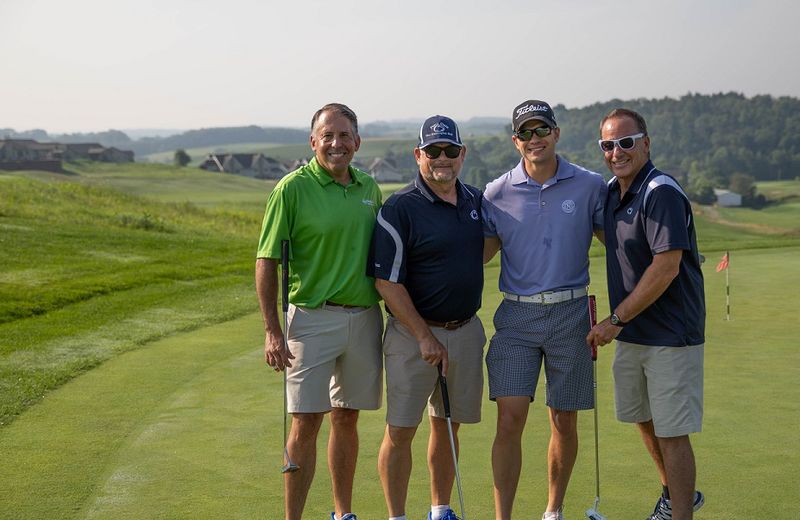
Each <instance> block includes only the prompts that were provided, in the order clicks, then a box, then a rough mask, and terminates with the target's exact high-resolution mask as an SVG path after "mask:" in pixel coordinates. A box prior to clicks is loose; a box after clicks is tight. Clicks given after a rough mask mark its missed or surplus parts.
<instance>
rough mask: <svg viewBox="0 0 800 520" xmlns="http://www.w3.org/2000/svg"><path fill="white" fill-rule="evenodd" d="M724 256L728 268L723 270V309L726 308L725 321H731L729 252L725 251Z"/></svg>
mask: <svg viewBox="0 0 800 520" xmlns="http://www.w3.org/2000/svg"><path fill="white" fill-rule="evenodd" d="M725 256H726V257H727V258H728V266H727V267H726V268H725V308H726V315H725V321H731V284H730V278H729V274H728V273H729V272H730V270H731V268H730V265H731V253H730V251H725Z"/></svg>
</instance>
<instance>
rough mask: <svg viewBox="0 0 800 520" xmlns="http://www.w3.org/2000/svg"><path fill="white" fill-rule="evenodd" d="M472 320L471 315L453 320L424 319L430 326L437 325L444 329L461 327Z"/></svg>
mask: <svg viewBox="0 0 800 520" xmlns="http://www.w3.org/2000/svg"><path fill="white" fill-rule="evenodd" d="M470 321H472V316H470V317H469V318H467V319H465V320H453V321H433V320H425V323H427V324H428V325H430V326H431V327H439V328H442V329H445V330H456V329H458V328H460V327H463V326H464V325H466V324H467V323H469V322H470Z"/></svg>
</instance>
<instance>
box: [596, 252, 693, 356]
mask: <svg viewBox="0 0 800 520" xmlns="http://www.w3.org/2000/svg"><path fill="white" fill-rule="evenodd" d="M682 256H683V250H682V249H674V250H671V251H665V252H663V253H658V254H657V255H655V256H654V257H653V262H652V263H651V264H650V265H649V266H648V268H647V269H645V271H644V274H643V275H642V278H641V280H639V283H637V284H636V287H634V288H633V291H631V293H630V294H629V295H628V297H627V298H625V299H624V300H622V302H620V304H619V305H618V306H617V308H616V309H612V312H613V313H615V314H616V315H617V316H619V319H621V320H622V321H624V322H629V321H631V320H632V319H633V318H635V317H636V316H638V315H639V313H641V312H642V311H643V310H645V309H646V308H648V307H649V306H650V305H652V304H653V302H655V301H656V300H657V299H658V298H659V296H661V295H662V294H664V291H666V290H667V287H669V284H671V283H672V280H674V279H675V277H676V276H678V272H679V271H680V267H681V257H682ZM620 332H622V327H618V326H616V325H612V324H611V321H610V318H606V319H604V320H603V321H601V322H600V323H598V324H597V325H595V326H594V327H592V330H590V331H589V335H588V336H586V342H587V343H588V344H589V345H594V346H600V345H606V344H608V343H610V342H611V340H613V339H614V338H616V337H617V336H618V335H619V333H620Z"/></svg>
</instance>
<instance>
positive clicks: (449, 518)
mask: <svg viewBox="0 0 800 520" xmlns="http://www.w3.org/2000/svg"><path fill="white" fill-rule="evenodd" d="M428 520H433V513H431V512H430V511H428ZM441 520H461V519H460V518H459V517H457V516H456V512H455V511H453V510H452V509H448V510H447V512H446V513H445V514H444V516H443V517H442V518H441Z"/></svg>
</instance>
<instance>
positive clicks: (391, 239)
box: [367, 174, 483, 322]
mask: <svg viewBox="0 0 800 520" xmlns="http://www.w3.org/2000/svg"><path fill="white" fill-rule="evenodd" d="M456 189H457V205H456V206H454V205H452V204H450V203H449V202H446V201H444V200H442V199H441V198H439V197H438V196H437V195H436V194H435V193H433V192H432V191H431V190H430V188H428V186H427V185H426V184H425V182H424V181H423V179H422V176H421V175H419V174H418V175H417V178H416V180H415V181H414V182H412V183H411V184H409V185H408V186H406V187H404V188H403V189H401V190H400V191H398V192H396V193H394V194H393V195H392V196H391V197H389V199H388V200H386V202H385V203H384V204H383V206H382V207H381V209H380V211H379V212H378V222H377V225H376V226H375V230H374V231H373V235H372V246H371V250H370V261H369V263H368V264H367V265H368V267H367V274H369V275H370V276H374V277H375V278H381V279H383V280H388V281H390V282H395V283H400V284H403V285H404V286H405V288H406V290H407V291H408V293H409V295H410V296H411V301H412V302H414V306H415V307H416V309H417V312H419V314H420V316H422V317H423V318H425V319H427V320H433V321H441V322H446V321H453V320H463V319H467V318H469V317H471V316H472V315H473V314H475V313H476V312H477V310H478V309H479V308H480V306H481V293H482V291H483V227H482V224H481V192H480V190H478V189H477V188H474V187H472V186H468V185H466V184H463V183H462V182H461V181H459V180H456ZM390 310H391V309H390Z"/></svg>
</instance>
